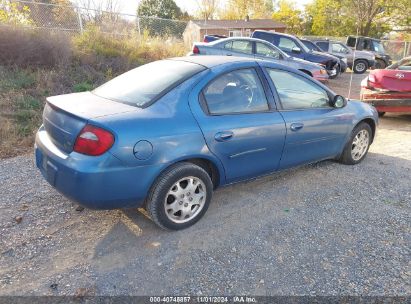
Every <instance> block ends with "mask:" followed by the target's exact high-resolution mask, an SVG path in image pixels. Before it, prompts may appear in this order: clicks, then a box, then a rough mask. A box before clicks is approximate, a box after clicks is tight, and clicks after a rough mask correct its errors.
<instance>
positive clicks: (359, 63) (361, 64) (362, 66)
mask: <svg viewBox="0 0 411 304" xmlns="http://www.w3.org/2000/svg"><path fill="white" fill-rule="evenodd" d="M367 69H368V63H367V61H365V60H361V59H359V60H356V61H355V63H354V67H353V71H354V73H355V74H363V73H365V71H366V70H367Z"/></svg>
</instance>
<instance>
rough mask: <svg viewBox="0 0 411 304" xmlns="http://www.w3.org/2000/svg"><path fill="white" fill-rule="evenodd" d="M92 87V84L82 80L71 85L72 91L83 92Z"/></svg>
mask: <svg viewBox="0 0 411 304" xmlns="http://www.w3.org/2000/svg"><path fill="white" fill-rule="evenodd" d="M92 89H93V85H92V84H91V83H89V82H87V81H83V82H80V83H76V84H75V85H74V87H73V90H74V92H76V93H78V92H85V91H91V90H92Z"/></svg>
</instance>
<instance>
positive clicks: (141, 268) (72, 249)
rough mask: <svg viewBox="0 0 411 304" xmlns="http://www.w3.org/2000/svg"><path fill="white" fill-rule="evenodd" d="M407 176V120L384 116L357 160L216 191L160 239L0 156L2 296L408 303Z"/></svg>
mask: <svg viewBox="0 0 411 304" xmlns="http://www.w3.org/2000/svg"><path fill="white" fill-rule="evenodd" d="M355 77H356V79H357V78H358V79H359V80H360V79H362V78H363V77H364V75H362V76H360V77H359V76H357V75H355ZM348 78H349V74H345V75H343V78H339V79H337V80H335V81H333V82H330V86H332V87H334V88H335V89H336V90H337V91H338V90H343V89H344V87H343V86H342V84H341V83H342V82H343V81H344V79H345V81H346V80H347V79H348ZM358 79H357V80H358ZM357 82H358V81H357ZM357 85H358V84H357ZM357 91H358V90H357ZM339 93H341V92H339ZM344 95H346V94H344ZM410 177H411V115H388V116H387V117H384V118H383V119H382V120H381V124H380V127H379V130H378V134H377V138H376V140H375V143H374V144H373V146H372V147H371V150H370V153H369V155H368V157H367V158H366V159H365V160H364V161H363V162H362V163H361V164H359V165H357V166H344V165H340V164H338V163H335V162H331V161H326V162H321V163H318V164H314V165H308V166H303V167H300V168H297V169H292V170H288V171H285V172H281V173H278V174H275V175H272V176H268V177H265V178H261V179H259V180H255V181H251V182H247V183H242V184H237V185H233V186H229V187H226V188H222V189H220V190H218V191H217V192H216V193H215V195H214V198H213V201H212V204H211V206H210V208H209V210H208V212H207V213H206V215H205V217H204V218H203V219H202V220H201V221H200V222H199V223H197V224H196V225H194V226H193V227H191V228H189V229H187V230H184V231H179V232H165V231H162V230H160V229H158V228H157V227H156V226H155V225H154V224H153V223H152V222H151V221H150V220H149V219H148V218H146V216H145V215H144V214H143V213H142V212H139V211H136V210H127V211H120V210H116V211H92V210H87V209H86V210H83V211H76V205H74V204H73V203H71V202H69V201H68V200H66V199H65V198H64V197H62V196H61V195H60V194H58V193H57V192H56V191H55V190H53V189H52V188H51V187H50V186H49V185H48V184H47V183H46V182H45V181H43V179H42V178H41V177H40V175H39V173H38V172H37V170H36V169H35V167H34V164H33V160H32V156H31V155H26V156H20V157H16V158H12V159H6V160H1V161H0V193H1V196H0V231H1V238H0V265H1V267H0V295H158V294H167V295H169V294H208V295H210V294H211V295H217V294H225V295H231V294H250V295H267V294H268V295H270V294H272V295H337V294H339V295H411V284H410V282H411V262H410V261H411V254H410V251H411V249H410V248H411V213H410V210H411V182H410Z"/></svg>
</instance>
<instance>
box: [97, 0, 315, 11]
mask: <svg viewBox="0 0 411 304" xmlns="http://www.w3.org/2000/svg"><path fill="white" fill-rule="evenodd" d="M96 1H104V0H96ZM311 1H312V0H294V2H295V3H296V4H297V6H298V7H303V6H304V5H305V4H307V3H309V2H311ZM119 2H120V3H121V8H122V9H121V12H122V13H125V14H135V12H136V10H137V6H138V3H139V2H140V1H139V0H119ZM175 2H176V3H177V5H178V6H179V7H180V8H181V9H182V10H183V11H186V12H188V13H189V14H194V13H195V11H196V10H197V0H175ZM225 2H226V0H220V3H221V6H223V5H224V3H225Z"/></svg>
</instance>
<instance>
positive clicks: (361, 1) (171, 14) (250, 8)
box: [137, 0, 411, 37]
mask: <svg viewBox="0 0 411 304" xmlns="http://www.w3.org/2000/svg"><path fill="white" fill-rule="evenodd" d="M196 3H197V11H196V13H195V14H194V16H190V15H188V14H187V13H183V12H182V10H181V9H180V8H179V7H178V6H177V4H176V3H175V2H174V0H142V1H141V2H140V5H139V7H138V9H137V14H138V15H140V16H154V17H160V18H170V19H180V20H188V19H193V18H198V19H205V20H210V19H244V18H245V17H246V16H249V17H250V18H251V19H258V18H272V19H275V20H277V21H280V22H282V23H284V24H286V25H287V27H288V32H290V33H293V34H297V35H315V36H346V35H349V34H355V33H358V34H359V35H364V36H372V37H382V36H384V35H385V34H387V33H389V32H391V31H398V32H404V33H408V34H409V33H411V5H410V0H312V1H311V2H310V3H308V4H307V5H305V6H303V7H300V6H298V5H297V4H296V2H295V1H293V0H274V1H273V0H227V1H226V3H225V5H223V6H221V1H218V0H196Z"/></svg>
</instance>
